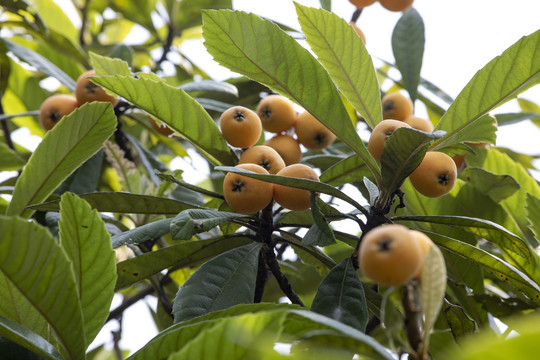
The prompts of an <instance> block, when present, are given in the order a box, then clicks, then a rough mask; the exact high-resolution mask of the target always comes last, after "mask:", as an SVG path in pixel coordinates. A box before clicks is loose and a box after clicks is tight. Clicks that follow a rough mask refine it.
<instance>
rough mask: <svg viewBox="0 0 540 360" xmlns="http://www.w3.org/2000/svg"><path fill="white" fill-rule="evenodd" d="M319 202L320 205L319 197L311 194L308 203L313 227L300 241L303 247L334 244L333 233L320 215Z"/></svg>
mask: <svg viewBox="0 0 540 360" xmlns="http://www.w3.org/2000/svg"><path fill="white" fill-rule="evenodd" d="M319 202H321V203H322V201H321V200H320V199H319V197H318V196H317V195H316V194H315V193H311V196H310V203H311V213H312V214H313V225H312V226H311V228H310V229H309V230H308V232H307V233H306V235H304V238H303V239H302V244H304V245H313V246H326V245H331V244H334V243H335V242H336V238H335V236H334V231H333V230H332V228H331V227H330V225H329V224H328V222H327V220H326V219H325V218H324V216H323V214H322V213H321V210H320V208H319Z"/></svg>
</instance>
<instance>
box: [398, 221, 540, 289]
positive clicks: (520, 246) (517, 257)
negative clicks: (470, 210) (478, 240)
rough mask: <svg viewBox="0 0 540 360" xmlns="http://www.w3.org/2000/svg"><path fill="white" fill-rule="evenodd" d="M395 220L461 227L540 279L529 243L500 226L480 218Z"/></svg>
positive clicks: (539, 271) (532, 276) (536, 279)
mask: <svg viewBox="0 0 540 360" xmlns="http://www.w3.org/2000/svg"><path fill="white" fill-rule="evenodd" d="M394 220H413V221H422V222H429V223H438V224H446V225H449V226H452V227H460V228H462V229H463V230H465V231H467V232H470V233H472V234H475V235H477V236H480V237H482V238H484V239H487V240H489V241H491V242H493V243H494V244H496V245H497V246H499V247H500V249H501V251H502V252H503V253H504V254H505V255H507V256H508V257H509V259H511V260H512V261H513V263H514V265H515V266H517V267H519V268H521V269H522V271H524V272H525V273H526V274H527V275H528V276H530V277H531V279H533V280H535V281H537V282H538V281H539V279H540V270H539V269H538V265H537V260H536V256H535V255H534V254H533V253H532V251H531V249H530V248H529V247H528V245H527V243H526V242H525V241H524V240H523V239H521V238H520V237H519V236H517V235H515V234H513V233H511V232H510V231H508V230H507V229H505V228H504V227H502V226H501V225H499V224H496V223H494V222H491V221H488V220H484V219H478V218H471V217H465V216H444V215H442V216H437V215H434V216H405V217H396V218H394Z"/></svg>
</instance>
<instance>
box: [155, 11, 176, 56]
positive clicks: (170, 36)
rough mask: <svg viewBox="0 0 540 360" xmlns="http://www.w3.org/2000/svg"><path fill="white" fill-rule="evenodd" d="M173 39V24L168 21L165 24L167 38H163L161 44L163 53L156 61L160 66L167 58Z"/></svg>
mask: <svg viewBox="0 0 540 360" xmlns="http://www.w3.org/2000/svg"><path fill="white" fill-rule="evenodd" d="M173 39H174V25H173V24H172V23H171V22H170V23H169V24H168V25H167V38H166V39H165V44H163V54H161V57H160V58H159V60H158V61H157V65H158V66H160V65H161V63H162V62H164V61H165V60H167V55H168V54H169V51H171V45H172V42H173Z"/></svg>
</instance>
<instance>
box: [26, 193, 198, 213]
mask: <svg viewBox="0 0 540 360" xmlns="http://www.w3.org/2000/svg"><path fill="white" fill-rule="evenodd" d="M81 198H82V199H84V200H86V201H87V202H88V203H89V204H90V205H91V206H92V208H94V209H96V210H98V211H99V212H112V213H121V214H163V215H176V214H178V213H179V212H180V211H183V210H186V209H191V208H193V207H195V206H194V205H191V204H186V203H184V202H182V201H178V200H174V199H169V198H163V197H159V196H151V195H139V194H131V193H125V192H101V193H92V194H83V195H81ZM58 203H59V201H58V200H54V201H50V202H46V203H43V204H39V205H34V206H30V207H29V208H30V209H34V210H40V211H58V209H59V205H58Z"/></svg>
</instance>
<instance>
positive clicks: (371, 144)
mask: <svg viewBox="0 0 540 360" xmlns="http://www.w3.org/2000/svg"><path fill="white" fill-rule="evenodd" d="M401 127H409V128H410V125H409V124H407V123H404V122H403V121H398V120H392V119H386V120H383V121H381V122H380V123H378V124H377V125H376V126H375V127H374V128H373V131H372V132H371V135H370V137H369V141H368V151H369V153H370V154H371V156H373V158H374V159H375V160H376V161H377V162H379V163H380V162H381V156H382V152H383V149H384V145H385V144H386V140H387V139H388V138H389V137H390V135H392V134H393V133H394V131H396V130H397V129H399V128H401Z"/></svg>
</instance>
